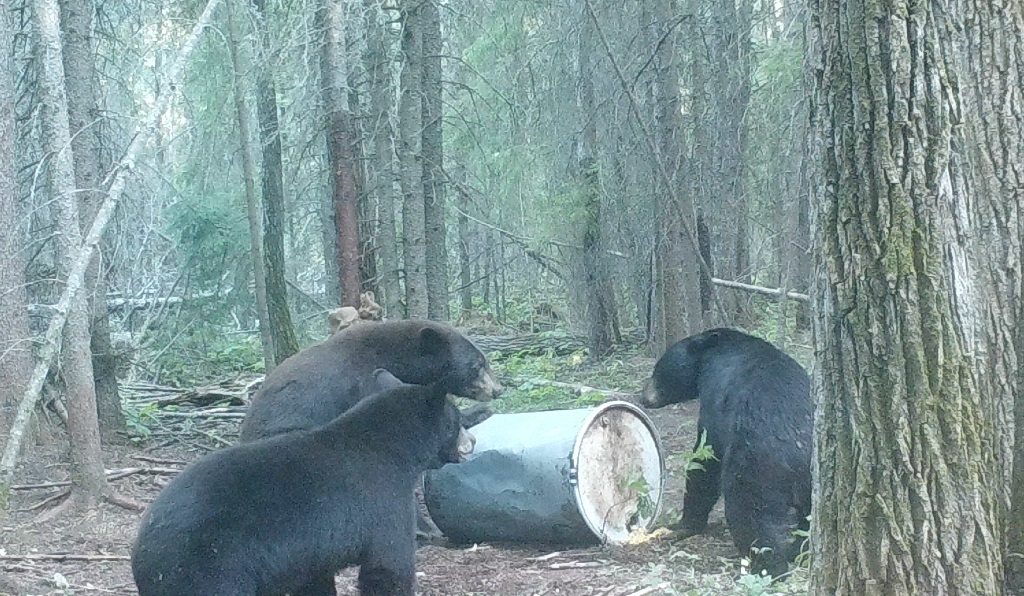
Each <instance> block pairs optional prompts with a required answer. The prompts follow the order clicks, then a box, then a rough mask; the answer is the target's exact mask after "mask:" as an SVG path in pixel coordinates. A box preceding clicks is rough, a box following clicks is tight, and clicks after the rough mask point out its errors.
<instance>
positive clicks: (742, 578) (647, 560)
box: [0, 363, 806, 596]
mask: <svg viewBox="0 0 1024 596" xmlns="http://www.w3.org/2000/svg"><path fill="white" fill-rule="evenodd" d="M646 366H648V367H649V366H650V364H649V363H646ZM647 370H650V369H649V368H648V369H647ZM697 413H698V407H697V404H695V403H690V404H684V405H681V406H669V407H667V408H663V409H660V410H652V411H650V412H649V414H650V416H651V419H652V420H653V422H654V424H655V426H656V427H657V428H658V430H659V431H660V434H661V439H662V444H663V448H664V452H665V455H666V461H667V465H668V468H669V482H668V486H667V487H666V491H665V493H664V495H663V501H662V522H664V521H666V520H669V519H672V518H673V516H678V509H679V508H680V507H681V505H682V495H683V484H684V480H683V474H682V473H681V470H680V468H681V466H682V462H680V461H679V460H678V459H676V458H673V457H672V455H673V454H678V453H681V452H683V451H687V450H689V449H690V448H692V443H693V440H694V437H695V435H696V419H697ZM163 443H167V442H166V441H164V442H163ZM26 451H28V452H29V455H28V456H27V458H26V460H25V461H24V462H23V463H22V465H21V467H20V468H19V473H18V475H17V477H16V480H15V482H16V484H18V485H27V484H33V483H45V482H53V481H55V480H61V479H65V478H67V464H66V463H65V462H66V457H65V453H64V450H63V448H62V447H61V446H59V445H43V446H40V445H36V446H30V447H29V448H28V449H27V450H26ZM203 452H205V450H204V449H197V448H196V447H195V446H192V447H189V446H186V445H183V444H181V443H174V444H170V445H167V444H163V445H162V446H161V443H159V442H157V441H154V440H149V441H145V442H141V443H139V444H137V445H132V446H115V447H110V448H108V449H106V450H105V455H106V461H105V463H106V467H107V469H108V470H113V469H127V468H143V469H148V470H150V471H149V472H146V471H143V472H141V473H134V474H131V475H128V476H126V477H124V478H121V479H119V480H116V481H113V482H112V485H113V486H114V488H115V489H116V490H117V492H118V493H119V494H120V495H123V496H127V497H129V498H132V499H135V500H136V501H138V502H140V503H149V502H150V501H152V499H153V498H154V497H155V496H156V494H157V493H158V492H159V490H160V489H161V488H162V487H163V486H164V485H165V484H166V483H167V481H168V480H169V478H170V476H169V475H167V474H164V473H153V471H154V470H159V469H165V470H166V469H167V468H180V467H181V466H182V464H184V463H185V462H188V461H191V460H193V459H195V458H196V457H198V456H199V455H201V454H202V453H203ZM56 492H59V489H55V488H54V489H33V490H16V491H14V493H13V496H12V502H11V515H10V516H9V517H8V518H7V519H3V520H0V595H3V594H7V593H10V594H18V595H19V596H22V595H44V594H45V595H71V594H74V595H78V594H110V595H121V594H125V595H127V594H136V591H135V586H134V584H133V582H132V577H131V570H130V566H129V562H128V554H129V550H130V547H131V543H132V541H133V539H134V536H135V532H136V529H137V526H138V522H139V517H140V514H138V513H136V512H132V511H127V510H124V509H120V508H116V507H113V506H110V505H102V506H100V507H99V508H97V509H95V510H92V511H88V512H85V513H79V514H65V515H64V516H62V517H59V518H58V519H56V520H53V521H39V519H38V517H39V516H40V514H41V513H40V512H41V510H42V511H45V508H34V507H35V506H38V505H39V504H40V503H42V502H43V501H44V500H46V499H47V498H48V497H49V496H51V495H53V494H55V493H56ZM43 515H45V513H43ZM61 556H64V557H65V558H64V559H61V558H60V557H61ZM740 565H741V563H740V559H739V557H737V555H736V552H735V549H734V547H733V545H732V542H731V540H730V539H729V535H728V530H727V529H726V527H725V522H724V519H723V515H722V508H721V503H719V506H718V507H717V508H716V509H715V511H714V512H712V515H711V521H710V524H709V528H708V531H707V533H706V534H704V535H700V536H693V537H691V538H688V539H686V540H679V541H677V540H671V539H664V538H663V539H656V540H651V541H649V542H646V543H644V544H641V545H637V546H615V547H613V546H603V547H592V548H565V547H562V546H554V545H548V546H545V545H532V546H526V545H515V546H510V545H498V544H479V545H474V546H471V547H468V548H467V547H466V546H452V547H441V546H424V547H421V548H420V549H419V550H418V552H417V572H418V580H417V581H418V591H417V592H418V593H419V594H422V595H430V596H435V595H437V596H440V595H444V596H448V595H487V596H491V595H493V596H528V595H536V596H540V595H553V594H559V595H580V596H583V595H601V596H629V595H646V594H651V595H659V594H665V595H669V594H676V595H678V594H692V595H712V594H713V595H728V594H743V595H749V596H757V595H759V594H777V593H789V594H794V593H806V590H805V585H806V583H805V580H804V578H803V574H802V572H797V573H798V575H797V576H796V577H794V578H792V579H791V580H790V581H788V582H785V583H782V584H775V585H774V586H772V587H768V586H767V585H766V582H764V581H763V578H758V577H754V576H751V575H747V574H745V573H743V571H742V569H741V567H740ZM355 577H356V570H355V569H348V570H346V571H343V572H342V573H340V574H339V575H338V578H337V587H338V593H339V594H344V595H348V594H357V591H356V588H355ZM183 596H184V595H183Z"/></svg>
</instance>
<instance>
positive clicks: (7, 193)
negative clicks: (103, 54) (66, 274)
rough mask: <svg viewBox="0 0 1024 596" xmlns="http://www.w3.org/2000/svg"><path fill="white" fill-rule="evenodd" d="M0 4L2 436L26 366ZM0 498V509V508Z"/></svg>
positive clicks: (10, 77)
mask: <svg viewBox="0 0 1024 596" xmlns="http://www.w3.org/2000/svg"><path fill="white" fill-rule="evenodd" d="M11 17H12V15H11V12H10V11H9V10H7V8H6V6H4V7H0V321H3V322H4V323H3V324H2V325H0V436H3V437H6V436H8V432H9V430H10V425H11V422H12V421H13V420H14V408H15V407H16V406H17V399H18V397H19V394H20V392H21V391H22V389H23V388H24V387H25V385H26V384H27V383H28V378H29V375H30V374H31V372H32V371H31V367H32V343H31V341H30V339H31V335H30V333H29V328H28V304H27V303H28V296H27V295H26V292H25V253H24V252H22V251H23V250H24V247H25V238H24V234H22V230H21V221H22V219H21V213H20V212H19V209H18V193H17V183H16V181H15V178H14V168H15V160H14V144H15V142H16V139H17V133H16V132H15V129H14V90H15V86H14V80H15V77H14V23H13V19H12V18H11ZM2 501H3V499H2V498H0V509H2V508H3V502H2Z"/></svg>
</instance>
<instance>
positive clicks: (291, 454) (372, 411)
mask: <svg viewBox="0 0 1024 596" xmlns="http://www.w3.org/2000/svg"><path fill="white" fill-rule="evenodd" d="M375 377H376V378H375V381H374V382H375V384H376V386H380V387H384V390H383V391H380V392H378V393H376V394H374V395H373V396H371V397H369V398H367V399H364V400H362V401H361V402H360V403H359V404H358V405H356V406H355V407H353V408H352V409H351V410H349V411H348V412H347V413H345V414H344V415H342V416H340V417H338V418H337V419H335V420H333V421H331V422H330V423H328V424H327V425H326V426H322V427H319V428H317V429H314V430H307V431H296V432H293V433H288V434H284V435H280V436H277V437H273V438H270V439H265V440H261V441H255V442H252V443H243V444H240V445H236V446H233V447H229V448H227V449H224V450H221V451H217V452H215V453H211V454H209V455H207V456H205V457H203V458H201V459H199V460H197V461H196V462H195V463H193V464H191V465H190V466H188V467H187V468H185V470H184V471H183V472H182V473H181V474H179V475H178V476H177V477H176V478H174V480H172V481H171V483H170V484H168V485H167V487H166V488H165V489H164V490H163V491H162V492H161V493H160V495H159V496H157V498H156V500H155V501H154V502H153V503H152V505H150V507H149V509H148V511H147V512H146V514H145V516H144V517H143V519H142V523H141V527H140V529H139V534H138V537H137V539H136V541H135V545H134V547H133V549H132V573H133V575H134V577H135V583H136V585H137V586H138V589H139V594H140V595H141V596H161V595H167V596H183V595H185V594H188V595H199V596H202V595H209V596H228V595H239V596H241V595H251V596H256V595H277V594H281V595H283V594H285V593H286V592H287V593H290V594H292V596H300V595H301V596H312V595H317V596H327V595H331V596H333V595H334V594H335V587H334V574H335V572H336V571H337V570H339V569H341V568H343V567H346V566H350V565H359V566H360V569H359V588H360V591H361V593H362V594H379V595H412V594H413V586H414V578H415V560H414V559H415V551H416V541H415V537H414V528H413V525H414V502H413V485H414V484H415V483H416V480H417V478H418V477H419V476H420V475H421V474H422V473H423V471H425V470H426V469H428V468H436V467H440V466H441V465H443V464H445V463H447V462H456V461H461V460H462V459H464V455H465V454H466V452H467V449H466V442H465V439H466V433H465V432H464V431H462V430H461V427H460V424H459V413H458V409H457V408H456V407H455V406H454V404H452V403H451V402H450V401H449V400H448V399H447V397H446V392H447V387H446V386H445V384H444V383H436V384H434V385H431V386H420V385H405V384H402V383H400V382H398V381H397V380H396V379H394V378H393V377H391V376H390V375H388V374H387V373H386V372H383V371H381V372H380V373H378V374H377V375H375ZM470 450H471V449H470Z"/></svg>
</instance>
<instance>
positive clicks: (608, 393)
mask: <svg viewBox="0 0 1024 596" xmlns="http://www.w3.org/2000/svg"><path fill="white" fill-rule="evenodd" d="M522 383H530V384H532V385H545V386H547V387H557V388H559V389H567V390H569V391H570V392H572V393H573V394H574V395H580V396H583V395H590V394H592V393H596V394H597V395H600V396H602V397H605V398H607V399H624V400H627V401H628V400H630V399H632V398H633V397H635V396H634V395H633V394H632V393H626V392H624V391H617V390H615V389H598V388H596V387H590V386H588V385H583V384H582V383H563V382H562V381H549V380H548V379H527V380H525V381H523V382H522Z"/></svg>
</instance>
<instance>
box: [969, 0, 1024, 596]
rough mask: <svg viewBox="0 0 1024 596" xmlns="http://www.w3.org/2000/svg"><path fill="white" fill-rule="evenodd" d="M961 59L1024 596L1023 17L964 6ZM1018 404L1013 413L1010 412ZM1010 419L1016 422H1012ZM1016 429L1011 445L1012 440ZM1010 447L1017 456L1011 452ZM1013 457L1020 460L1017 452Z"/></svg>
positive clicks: (1017, 584) (1012, 547)
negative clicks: (1022, 327) (1023, 328)
mask: <svg viewBox="0 0 1024 596" xmlns="http://www.w3.org/2000/svg"><path fill="white" fill-rule="evenodd" d="M954 6H956V7H957V8H958V10H959V11H963V12H962V15H963V19H964V23H965V26H964V27H963V29H962V33H963V39H962V42H961V44H960V46H959V49H960V52H959V53H958V55H959V57H960V59H961V61H962V62H961V64H960V67H961V70H962V71H963V73H964V76H963V79H962V80H963V84H962V85H961V87H960V88H961V90H962V92H963V94H964V104H963V105H964V108H965V109H964V110H963V112H964V119H965V120H966V122H967V124H968V127H967V130H968V134H969V135H970V136H969V141H968V142H967V144H966V147H965V150H966V151H967V153H968V155H969V158H970V164H971V171H972V172H973V182H974V186H973V188H974V191H975V192H974V197H975V198H974V201H975V202H974V204H975V206H976V209H975V213H974V215H975V220H974V226H975V236H974V239H975V241H976V242H977V263H978V265H979V270H980V274H981V275H980V279H981V282H980V284H979V285H980V287H982V288H984V289H985V291H986V293H985V302H986V304H985V308H983V309H982V310H981V313H980V315H981V317H982V329H983V333H984V338H985V344H986V348H987V350H986V356H987V358H986V363H987V365H988V366H987V367H986V369H985V371H984V374H983V376H982V380H983V382H984V383H983V387H985V389H986V390H987V391H989V392H990V394H991V395H992V396H993V398H994V399H993V402H992V404H991V405H992V406H993V407H994V408H995V409H994V411H993V412H992V416H993V417H994V418H995V420H996V424H995V428H994V430H995V433H996V434H995V449H993V453H992V455H993V456H995V457H996V458H998V462H999V464H1000V466H1001V468H1002V470H1001V471H1002V475H1003V480H1004V482H1003V483H1000V487H1003V486H1005V487H1006V491H1007V493H1004V494H1003V495H1002V498H1001V501H1003V502H1007V503H1008V504H1009V510H1008V512H1007V511H1002V512H1001V513H1003V515H1002V518H1003V519H1004V520H1005V522H1006V544H1007V549H1006V552H1005V553H1004V557H1003V561H1004V565H1005V571H1006V587H1007V590H1008V591H1009V592H1010V593H1024V332H1022V330H1021V325H1022V324H1024V318H1022V315H1024V312H1022V309H1024V302H1022V298H1024V288H1022V286H1021V284H1022V274H1021V267H1022V260H1021V251H1022V250H1024V246H1022V245H1021V241H1022V238H1024V230H1022V227H1024V212H1022V208H1024V11H1022V9H1021V4H1020V3H1016V2H1009V3H1008V2H1004V1H1003V0H962V1H959V2H956V3H954ZM1015 403H1016V406H1015V405H1014V404H1015ZM1014 413H1015V414H1016V423H1014ZM1014 429H1016V438H1014V432H1013V431H1014ZM1014 441H1016V449H1014ZM1014 454H1016V456H1015V455H1014Z"/></svg>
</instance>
